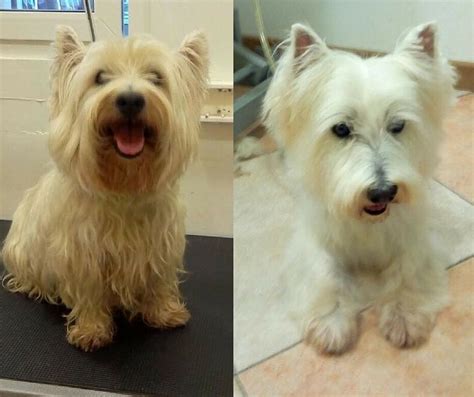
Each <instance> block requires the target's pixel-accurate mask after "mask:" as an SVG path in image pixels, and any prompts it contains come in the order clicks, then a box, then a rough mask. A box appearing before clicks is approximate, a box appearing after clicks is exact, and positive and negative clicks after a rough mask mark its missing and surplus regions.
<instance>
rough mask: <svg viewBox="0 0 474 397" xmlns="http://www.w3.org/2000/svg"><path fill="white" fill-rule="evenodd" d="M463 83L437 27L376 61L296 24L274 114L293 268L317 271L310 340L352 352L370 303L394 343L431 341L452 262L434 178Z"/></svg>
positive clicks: (275, 88) (421, 29)
mask: <svg viewBox="0 0 474 397" xmlns="http://www.w3.org/2000/svg"><path fill="white" fill-rule="evenodd" d="M454 80H455V74H454V71H453V70H452V69H451V67H450V66H449V65H448V63H447V62H446V60H445V59H444V58H443V57H442V56H441V54H440V52H439V49H438V43H437V30H436V25H435V24H433V23H428V24H424V25H421V26H418V27H416V28H414V29H413V30H411V31H410V32H409V33H408V34H407V35H405V36H404V38H402V39H401V40H400V41H399V43H398V44H397V47H396V49H395V51H394V52H393V53H392V54H389V55H387V56H384V57H379V58H370V59H361V58H360V57H358V56H356V55H353V54H349V53H345V52H341V51H335V50H330V49H329V48H328V47H327V46H326V45H325V43H324V42H323V41H322V40H321V39H320V38H319V37H318V36H317V35H316V34H315V33H314V32H313V31H312V30H311V29H310V28H309V27H306V26H303V25H300V24H296V25H294V26H293V27H292V31H291V35H290V38H289V40H288V41H287V47H286V50H285V52H284V54H283V55H282V58H281V59H280V61H279V64H278V67H277V70H276V74H275V76H274V78H273V81H272V83H271V85H270V87H269V90H268V93H267V95H266V98H265V101H264V116H265V124H266V126H267V128H268V130H269V131H270V132H271V133H272V134H273V136H274V137H275V139H276V140H277V142H278V144H279V146H280V148H281V150H282V152H283V153H284V158H285V162H286V165H287V168H288V174H289V175H290V177H291V178H292V180H293V181H294V184H295V194H296V195H297V197H298V203H299V205H298V208H299V213H298V214H297V217H298V219H299V222H298V227H297V228H296V231H295V235H294V239H293V242H291V243H290V244H289V249H288V261H289V264H288V266H289V268H290V269H291V267H292V263H295V262H297V263H299V262H304V263H308V266H309V267H310V268H312V270H313V272H314V274H312V275H309V274H308V275H306V279H308V278H310V279H311V280H312V283H313V296H312V297H310V298H304V299H307V300H310V302H309V303H310V304H311V309H310V310H311V313H310V315H309V320H308V321H307V326H306V339H307V341H308V342H309V343H311V344H312V345H314V346H315V347H316V348H317V349H318V350H320V351H322V352H326V353H340V352H343V351H345V350H347V349H348V348H349V347H350V346H351V345H352V344H353V343H354V341H355V340H356V338H357V335H358V319H359V314H360V312H361V311H362V310H364V309H365V308H366V307H368V306H370V305H375V306H376V307H377V308H378V309H379V312H380V328H381V330H382V332H383V334H384V335H385V336H386V338H387V339H388V340H389V341H391V342H392V343H393V344H395V345H397V346H412V345H416V344H419V343H421V342H423V341H424V340H425V339H426V338H427V337H428V335H429V332H430V330H431V328H432V326H433V323H434V319H435V315H436V313H437V312H438V311H439V310H440V309H441V308H442V307H443V306H444V305H445V303H446V279H445V278H446V275H445V272H444V270H443V269H442V258H441V257H440V256H439V254H438V251H437V250H436V247H434V246H433V245H432V244H431V242H430V239H429V233H428V227H427V219H428V216H430V214H429V192H428V181H429V178H430V176H431V175H432V172H433V169H434V166H435V164H436V161H437V156H436V152H437V148H438V144H439V141H440V137H441V133H442V131H441V128H442V119H443V116H444V114H445V112H446V110H447V108H448V106H449V105H450V103H451V100H452V98H453V88H452V87H453V83H454ZM388 188H390V189H391V192H392V193H391V196H390V198H387V197H388V196H387V194H386V192H387V191H388ZM374 191H375V192H383V194H385V196H386V197H384V198H383V202H375V201H374V200H376V199H374V197H373V196H372V198H371V193H370V192H374ZM393 193H394V194H393ZM377 200H378V199H377ZM301 305H302V306H303V305H304V302H303V301H302V302H301Z"/></svg>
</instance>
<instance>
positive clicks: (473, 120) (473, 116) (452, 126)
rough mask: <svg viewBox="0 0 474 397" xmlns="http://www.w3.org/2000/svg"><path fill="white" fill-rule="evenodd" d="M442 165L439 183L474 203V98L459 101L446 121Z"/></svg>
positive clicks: (437, 175)
mask: <svg viewBox="0 0 474 397" xmlns="http://www.w3.org/2000/svg"><path fill="white" fill-rule="evenodd" d="M444 130H445V139H444V141H443V143H442V146H441V151H440V154H441V162H440V164H439V166H438V170H437V173H436V177H437V179H439V181H440V182H442V183H443V184H445V185H446V186H448V187H449V188H451V189H452V190H454V191H456V192H457V193H458V194H460V195H461V196H463V197H464V198H466V199H468V200H470V201H471V202H474V95H473V94H471V95H467V96H463V97H461V98H459V100H458V102H457V104H456V106H455V108H454V109H453V110H452V111H451V112H450V114H449V116H448V117H447V119H446V122H445V126H444Z"/></svg>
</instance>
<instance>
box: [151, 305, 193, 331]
mask: <svg viewBox="0 0 474 397" xmlns="http://www.w3.org/2000/svg"><path fill="white" fill-rule="evenodd" d="M190 317H191V316H190V314H189V311H188V310H187V309H186V307H185V306H184V303H182V302H180V301H174V300H173V301H169V302H167V303H166V304H161V305H157V306H156V307H152V308H148V309H147V310H146V311H145V312H144V313H143V321H144V322H145V323H146V324H148V325H149V326H150V327H154V328H175V327H181V326H183V325H185V324H186V323H187V322H188V320H189V319H190Z"/></svg>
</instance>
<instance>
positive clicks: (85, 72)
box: [2, 27, 208, 351]
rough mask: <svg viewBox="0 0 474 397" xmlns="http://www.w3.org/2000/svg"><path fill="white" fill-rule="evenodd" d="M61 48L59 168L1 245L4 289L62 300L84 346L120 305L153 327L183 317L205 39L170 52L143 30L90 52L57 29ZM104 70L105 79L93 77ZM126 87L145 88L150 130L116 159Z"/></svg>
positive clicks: (101, 332)
mask: <svg viewBox="0 0 474 397" xmlns="http://www.w3.org/2000/svg"><path fill="white" fill-rule="evenodd" d="M56 47H57V56H56V59H55V61H54V63H53V67H52V76H51V77H52V95H51V101H50V105H51V106H50V108H51V112H50V113H51V133H50V137H49V147H50V153H51V156H52V158H53V159H54V167H53V168H52V169H51V171H50V172H49V173H48V174H46V175H45V176H43V177H42V178H41V180H40V181H39V182H38V184H37V185H36V186H35V187H33V188H32V189H30V190H28V191H27V193H26V195H25V197H24V198H23V200H22V201H21V203H20V205H19V207H18V209H17V211H16V212H15V214H14V217H13V223H12V226H11V229H10V232H9V234H8V237H7V239H6V241H5V245H4V248H3V252H2V254H3V260H4V263H5V266H6V269H7V272H8V274H7V275H6V276H5V278H4V285H5V286H6V287H7V288H8V289H10V290H11V291H13V292H22V293H25V294H27V295H28V296H30V297H32V298H37V299H44V300H47V301H48V302H51V303H63V304H65V305H66V306H67V307H68V308H69V309H71V311H70V313H69V314H68V316H67V338H68V341H69V342H70V343H71V344H74V345H76V346H78V347H80V348H82V349H84V350H86V351H88V350H93V349H96V348H99V347H101V346H103V345H105V344H107V343H109V342H111V340H112V338H113V334H114V323H113V317H112V316H113V313H114V311H116V310H122V311H123V312H124V313H125V314H126V315H127V316H128V317H129V318H133V317H136V316H139V317H141V318H142V319H143V320H144V321H145V322H146V323H148V324H149V325H151V326H153V327H158V328H162V327H175V326H179V325H183V324H185V323H186V321H187V320H188V318H189V313H188V312H187V310H186V308H185V305H184V303H183V301H182V298H181V294H180V291H179V282H180V278H179V275H180V273H181V272H182V271H183V263H182V262H183V253H184V248H185V231H184V216H185V211H184V208H183V206H182V204H181V203H180V199H179V178H180V177H181V175H182V174H183V172H184V170H185V169H186V166H187V164H188V162H189V161H190V160H191V159H192V158H193V156H194V154H195V151H196V148H197V143H198V133H199V116H200V109H201V106H202V102H203V99H204V96H205V92H206V88H205V87H206V79H207V65H208V60H207V43H206V40H205V38H204V37H203V35H202V34H201V33H199V32H196V33H192V34H191V35H189V36H188V37H187V38H186V39H185V40H184V42H183V44H182V46H181V48H180V49H179V50H178V51H176V52H173V51H171V50H169V49H167V48H166V47H165V46H164V45H162V44H161V43H158V42H157V41H156V40H154V39H153V38H151V37H146V36H144V37H134V38H130V39H123V40H122V39H120V40H116V41H106V42H97V43H94V44H92V45H91V46H90V47H88V48H86V47H85V46H84V45H83V44H82V43H81V42H80V41H79V40H78V38H77V36H76V34H75V33H74V31H72V30H71V29H70V28H67V27H59V28H58V31H57V40H56ZM100 71H104V73H105V76H106V79H107V81H106V83H101V84H97V81H96V76H97V74H98V73H99V72H100ZM156 73H158V74H156ZM156 76H159V77H160V81H158V82H157V81H155V80H156ZM129 89H133V91H135V92H139V93H141V94H142V95H143V96H144V98H145V100H146V105H145V107H144V109H143V111H142V113H141V116H140V118H141V121H142V122H143V123H145V125H146V126H147V128H149V130H150V131H152V134H151V135H150V136H149V137H148V138H147V141H146V143H145V147H144V149H143V152H142V153H141V154H140V155H139V156H138V157H136V158H133V159H129V158H123V157H121V156H119V154H118V153H117V151H116V150H115V149H114V147H113V142H112V138H111V137H110V136H109V135H108V134H107V131H109V130H108V128H109V126H110V125H113V123H114V122H116V121H117V120H120V117H121V115H120V114H119V112H118V111H117V109H116V106H115V100H116V97H117V95H119V94H120V93H121V92H124V91H127V90H129Z"/></svg>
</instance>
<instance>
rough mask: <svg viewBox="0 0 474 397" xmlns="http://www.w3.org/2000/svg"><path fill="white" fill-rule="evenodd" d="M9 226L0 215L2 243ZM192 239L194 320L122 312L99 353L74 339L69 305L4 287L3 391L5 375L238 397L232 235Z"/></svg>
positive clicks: (0, 313)
mask: <svg viewBox="0 0 474 397" xmlns="http://www.w3.org/2000/svg"><path fill="white" fill-rule="evenodd" d="M9 227H10V222H7V221H0V242H3V240H4V238H5V236H6V234H7V231H8V229H9ZM187 241H188V244H187V249H186V255H185V268H186V270H187V271H188V274H187V276H186V280H185V282H184V283H183V284H182V291H183V294H184V297H185V300H186V303H187V306H188V308H189V310H190V312H191V320H190V322H189V323H188V325H187V326H186V327H183V328H179V329H175V330H167V331H161V330H156V329H152V328H148V327H146V326H144V325H143V324H142V323H141V322H134V323H132V324H129V323H128V322H127V321H125V319H123V318H121V317H118V318H117V320H116V323H117V334H116V337H115V340H114V343H113V344H112V345H110V346H107V347H105V348H103V349H101V350H99V351H96V352H93V353H85V352H82V351H80V350H78V349H76V348H74V347H72V346H70V345H69V344H68V343H67V341H66V338H65V335H66V333H65V327H64V318H63V317H62V315H63V314H65V313H67V309H66V308H65V307H63V306H53V305H49V304H46V303H43V302H36V301H33V300H30V299H27V298H26V297H25V296H23V295H20V294H12V293H9V292H7V291H5V290H4V289H3V288H0V395H2V396H3V395H7V393H6V392H5V390H2V388H1V385H2V383H1V379H8V380H15V381H25V382H35V383H41V384H53V385H63V386H70V387H75V388H83V389H93V390H102V391H109V392H115V393H132V394H135V393H140V394H153V395H160V396H169V397H173V396H231V395H232V390H233V381H232V373H233V366H232V333H233V322H232V315H233V307H232V303H233V302H232V301H233V298H232V296H233V293H232V288H233V283H232V239H226V238H216V237H199V236H188V238H187ZM0 272H3V264H1V263H0ZM6 383H7V382H4V384H6ZM13 383H14V382H13ZM58 389H60V388H58ZM59 394H60V393H59ZM9 395H13V394H9Z"/></svg>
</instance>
